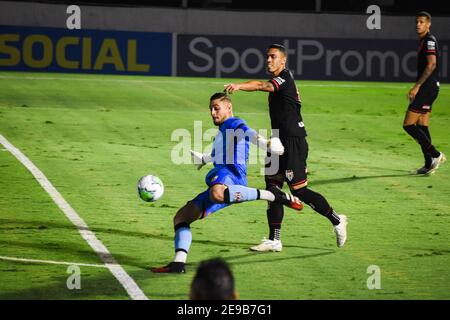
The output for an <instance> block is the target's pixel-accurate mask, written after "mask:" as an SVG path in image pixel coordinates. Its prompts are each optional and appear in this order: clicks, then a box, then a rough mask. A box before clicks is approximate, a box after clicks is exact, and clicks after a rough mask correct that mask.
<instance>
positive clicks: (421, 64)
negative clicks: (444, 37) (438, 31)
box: [416, 33, 439, 86]
mask: <svg viewBox="0 0 450 320" xmlns="http://www.w3.org/2000/svg"><path fill="white" fill-rule="evenodd" d="M429 55H435V56H436V68H435V69H434V70H433V73H432V74H431V75H430V76H429V77H428V79H427V80H426V81H425V82H424V83H423V85H422V86H428V85H430V84H433V85H435V84H436V83H437V82H438V81H439V46H438V43H437V40H436V37H435V36H433V35H432V34H430V33H427V34H426V36H425V37H423V38H422V39H421V40H420V44H419V50H418V52H417V78H416V81H417V80H419V78H420V76H421V75H422V73H423V71H424V70H425V67H426V66H427V63H428V61H427V56H429Z"/></svg>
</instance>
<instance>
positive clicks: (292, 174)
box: [265, 137, 308, 187]
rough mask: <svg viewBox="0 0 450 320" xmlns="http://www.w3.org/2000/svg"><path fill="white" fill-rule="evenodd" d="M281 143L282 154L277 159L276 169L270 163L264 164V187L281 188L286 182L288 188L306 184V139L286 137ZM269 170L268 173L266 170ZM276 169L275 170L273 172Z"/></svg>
mask: <svg viewBox="0 0 450 320" xmlns="http://www.w3.org/2000/svg"><path fill="white" fill-rule="evenodd" d="M281 142H282V143H283V146H284V154H283V155H282V156H280V157H279V166H278V168H272V167H271V166H272V163H271V162H269V163H267V164H266V177H265V178H266V185H267V186H268V185H270V184H275V185H278V186H280V187H281V186H282V185H283V182H284V181H286V182H287V184H289V186H290V187H295V186H298V185H301V184H305V185H306V184H307V182H308V180H307V177H306V159H307V158H308V142H307V141H306V137H286V138H282V139H281ZM268 168H270V169H271V170H270V172H269V170H268ZM273 169H276V170H273Z"/></svg>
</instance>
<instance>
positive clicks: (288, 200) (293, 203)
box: [267, 186, 303, 211]
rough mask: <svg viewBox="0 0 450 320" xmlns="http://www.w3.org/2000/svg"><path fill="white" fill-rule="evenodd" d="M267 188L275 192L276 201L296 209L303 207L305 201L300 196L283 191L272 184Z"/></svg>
mask: <svg viewBox="0 0 450 320" xmlns="http://www.w3.org/2000/svg"><path fill="white" fill-rule="evenodd" d="M267 190H268V191H270V192H272V193H273V195H274V196H275V202H278V203H281V204H283V205H285V206H287V207H289V208H292V209H294V210H298V211H300V210H302V209H303V203H302V202H301V201H300V199H299V198H297V197H296V196H293V195H292V194H290V193H286V192H284V191H282V190H281V189H280V188H279V187H277V186H272V187H270V188H269V189H267Z"/></svg>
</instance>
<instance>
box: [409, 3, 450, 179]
mask: <svg viewBox="0 0 450 320" xmlns="http://www.w3.org/2000/svg"><path fill="white" fill-rule="evenodd" d="M430 27H431V15H430V14H429V13H428V12H425V11H421V12H419V13H418V14H417V15H416V32H417V34H418V35H419V38H420V44H419V49H418V53H417V56H418V57H417V58H418V59H417V79H416V83H415V85H414V86H413V87H412V88H411V90H409V92H408V99H409V101H410V104H409V107H408V110H407V111H406V116H405V119H404V121H403V129H405V131H406V132H407V133H408V134H409V135H410V136H411V137H413V139H414V140H416V141H417V143H419V145H420V147H421V149H422V153H423V156H424V158H425V164H424V166H423V167H421V168H419V169H417V170H415V173H417V174H431V173H434V172H435V171H436V169H437V168H438V167H439V165H440V164H441V163H443V162H444V161H445V160H446V158H445V155H444V154H443V153H442V152H439V151H438V150H437V149H436V148H435V147H434V146H433V144H432V141H431V135H430V130H429V128H428V127H429V122H430V116H431V108H432V105H433V102H434V101H435V100H436V98H437V96H438V93H439V46H438V43H437V40H436V37H435V36H433V35H432V34H431V33H430Z"/></svg>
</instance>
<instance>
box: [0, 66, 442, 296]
mask: <svg viewBox="0 0 450 320" xmlns="http://www.w3.org/2000/svg"><path fill="white" fill-rule="evenodd" d="M230 81H231V80H230V79H201V78H156V77H131V76H106V75H72V74H45V73H18V72H10V73H8V72H0V134H2V135H3V136H5V137H6V138H7V139H8V140H9V141H10V142H11V143H12V144H14V145H15V146H16V147H17V148H19V149H20V150H21V151H22V152H23V153H25V154H26V155H27V156H28V157H29V158H30V159H31V161H33V162H34V164H35V165H36V166H37V167H38V168H40V169H41V170H42V171H43V172H44V174H45V175H46V176H47V177H48V179H49V180H50V181H51V182H52V183H53V185H54V186H55V187H56V188H57V190H58V191H59V192H60V193H61V194H62V196H63V197H64V198H65V199H66V200H67V201H68V202H69V203H70V204H71V206H72V207H73V208H74V209H75V210H76V211H77V212H78V214H79V215H80V216H81V217H82V218H83V219H84V220H85V221H86V222H87V224H88V225H89V227H90V228H91V230H92V231H94V232H95V233H96V235H97V237H98V238H99V239H100V240H101V241H102V242H103V243H104V244H105V245H106V247H107V248H108V249H109V250H110V252H111V253H112V255H113V256H114V257H115V258H116V260H117V261H118V262H119V263H120V264H121V265H122V266H123V267H124V268H125V270H126V271H127V272H128V273H129V274H130V276H131V277H133V279H134V280H135V281H136V283H137V284H138V285H139V287H140V288H141V289H142V290H143V291H144V292H145V294H146V295H147V296H148V297H149V298H151V299H187V298H188V291H189V286H190V282H191V280H192V277H193V275H194V273H195V269H196V266H197V264H198V263H199V262H200V261H201V260H203V259H207V258H212V257H217V256H221V257H223V258H224V259H225V260H226V261H227V262H229V263H230V265H231V267H232V269H233V272H234V274H235V277H236V287H237V290H238V292H239V296H240V298H241V299H449V298H450V272H449V265H450V232H449V231H450V163H448V162H447V163H445V164H443V165H442V166H441V168H439V170H438V171H437V172H436V174H434V175H432V176H429V177H419V176H414V175H411V174H410V171H411V170H412V169H414V168H417V167H419V166H421V165H422V161H423V159H422V156H421V153H420V148H419V146H418V145H417V144H416V143H415V142H414V141H413V140H412V139H411V138H410V137H409V136H407V134H406V133H405V132H404V131H403V129H402V121H403V116H404V113H405V109H406V106H407V101H406V93H407V91H408V89H409V87H410V85H411V84H407V83H375V82H373V83H368V82H327V81H298V85H299V88H300V91H301V96H302V100H303V106H302V113H303V117H304V122H305V124H306V128H307V130H308V133H309V136H308V142H309V146H310V153H309V162H308V169H309V171H310V175H309V182H310V184H309V185H310V187H311V188H312V189H313V190H317V191H319V192H321V193H322V194H323V195H325V196H326V198H327V199H328V200H329V201H330V203H331V205H332V206H333V207H334V208H335V209H336V211H338V212H339V213H345V214H346V215H347V216H348V217H349V225H348V233H349V238H348V242H347V244H346V246H345V247H343V248H341V249H339V248H337V247H336V244H335V236H334V233H333V231H332V228H331V225H330V224H329V222H328V221H327V220H326V219H325V218H323V217H321V216H320V215H319V214H317V213H315V212H314V211H312V210H311V209H310V208H309V207H307V208H305V209H304V210H303V211H302V212H301V213H297V212H295V211H293V210H289V209H287V210H286V211H285V218H284V223H283V227H282V240H283V245H284V248H283V251H282V252H280V253H265V254H256V253H252V252H250V251H249V249H248V248H249V246H251V245H254V244H256V243H259V241H260V240H261V238H262V237H263V236H267V231H268V228H267V223H266V203H264V202H262V201H256V202H252V203H244V204H239V205H234V206H231V207H229V208H227V209H225V210H223V211H219V212H217V213H215V214H213V215H212V216H210V217H209V218H207V219H205V220H201V221H197V222H195V223H194V224H193V225H192V232H193V244H192V247H191V252H190V254H189V257H188V265H187V273H186V274H182V275H170V274H169V275H167V274H163V275H161V274H152V273H151V272H150V271H149V270H148V268H149V267H151V266H159V265H162V264H165V263H167V262H169V261H170V260H171V259H172V257H173V226H172V217H173V215H174V214H175V212H176V210H177V208H179V207H181V206H182V205H184V204H185V203H186V201H188V200H190V199H191V198H192V197H194V196H195V195H196V194H197V193H199V192H201V191H203V190H204V189H205V185H204V176H205V174H206V172H207V170H208V168H203V169H202V170H201V171H200V172H199V171H197V170H196V169H195V168H194V166H193V165H189V164H182V165H175V164H173V163H172V162H171V156H170V155H171V150H172V149H173V147H174V146H175V145H176V144H177V143H178V142H177V141H171V134H172V132H173V131H174V130H175V129H177V128H184V129H187V130H189V131H190V132H191V133H192V134H193V124H194V121H203V129H204V130H206V129H209V128H213V127H214V126H213V124H212V122H211V119H210V116H209V113H208V101H209V97H210V96H211V94H212V93H214V92H217V91H221V90H222V89H223V84H225V83H229V82H230ZM233 103H234V111H235V115H236V116H239V117H242V118H244V119H245V120H246V121H247V123H248V124H249V125H250V126H252V127H254V128H255V129H267V128H269V123H270V122H269V116H268V107H267V95H266V94H264V93H260V92H258V93H245V92H238V93H236V94H234V95H233ZM449 107H450V85H448V84H443V85H442V86H441V92H440V95H439V98H438V100H437V101H436V102H435V104H434V106H433V109H434V110H433V117H432V121H431V127H430V128H431V134H432V137H433V140H434V144H435V145H436V146H437V148H438V149H440V150H442V151H443V152H444V153H447V154H448V155H450V143H449V138H450V127H449V125H448V124H449V122H450V108H449ZM260 169H261V165H260V164H253V165H251V166H250V167H249V185H251V186H255V187H259V188H263V187H264V179H263V177H262V176H261V175H260ZM149 173H152V174H155V175H157V176H159V177H160V178H161V179H162V180H163V182H164V184H165V188H166V190H165V194H164V196H163V198H162V199H161V200H159V201H157V202H155V203H152V204H150V203H145V202H143V201H141V200H139V199H138V198H137V193H136V189H135V187H136V182H137V180H138V179H139V178H140V177H141V176H143V175H145V174H149ZM0 230H1V231H0V256H3V257H16V258H25V259H40V260H54V261H65V262H77V263H89V264H101V260H100V259H99V257H98V256H97V255H96V254H95V253H94V252H93V250H92V249H91V248H90V247H89V246H88V244H87V243H86V242H85V241H84V240H83V239H82V238H81V236H80V235H79V233H78V231H77V230H76V228H75V227H74V226H73V225H72V224H71V223H70V222H69V221H68V220H67V218H66V217H65V216H64V214H63V213H62V212H61V211H60V210H59V208H58V207H57V206H56V205H55V203H54V202H53V201H52V200H51V198H50V197H49V196H48V194H47V193H46V192H45V191H44V190H43V189H42V188H41V187H40V186H39V185H38V183H37V182H36V180H35V179H34V178H33V176H32V175H31V174H30V173H29V172H28V171H27V170H26V169H25V167H24V166H23V165H22V164H21V163H20V162H19V161H18V160H17V159H16V158H15V157H13V155H12V154H10V153H9V152H7V151H5V150H3V147H1V148H0ZM371 265H375V266H378V267H379V268H380V271H381V289H374V290H369V289H368V287H367V279H368V278H369V277H370V276H371V274H370V273H368V272H367V271H368V267H369V266H371ZM80 269H81V289H80V290H68V289H67V286H66V281H67V279H68V277H69V276H70V274H68V273H67V265H53V264H44V263H30V262H17V261H8V260H4V259H0V299H128V298H129V297H128V295H127V294H126V292H125V290H124V289H123V287H122V286H121V285H120V283H119V282H118V281H117V280H116V279H115V278H114V277H113V275H112V274H111V273H110V272H109V271H108V270H107V269H104V268H94V267H83V266H82V267H80Z"/></svg>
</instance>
